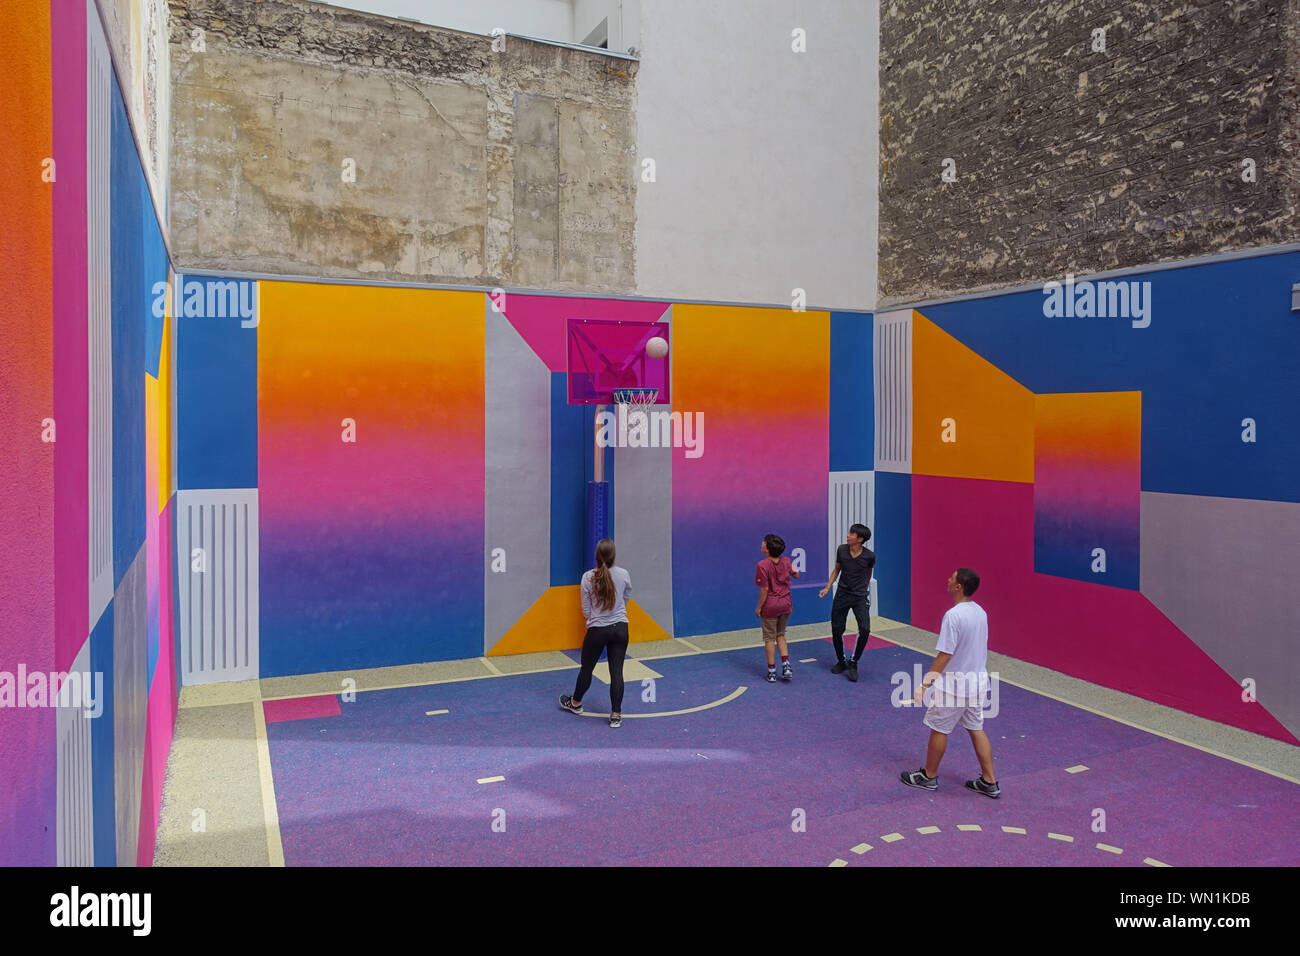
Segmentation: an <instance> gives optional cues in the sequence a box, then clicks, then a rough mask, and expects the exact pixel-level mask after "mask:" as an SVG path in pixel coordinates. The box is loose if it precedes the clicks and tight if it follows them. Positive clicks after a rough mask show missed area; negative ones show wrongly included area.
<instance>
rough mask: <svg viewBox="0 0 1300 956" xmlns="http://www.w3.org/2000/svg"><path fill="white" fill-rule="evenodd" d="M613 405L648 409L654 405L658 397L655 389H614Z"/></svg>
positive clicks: (657, 390)
mask: <svg viewBox="0 0 1300 956" xmlns="http://www.w3.org/2000/svg"><path fill="white" fill-rule="evenodd" d="M613 394H614V404H616V405H631V406H634V407H641V408H644V407H648V406H650V405H653V404H654V403H655V399H657V398H658V397H659V389H657V388H616V389H614V393H613Z"/></svg>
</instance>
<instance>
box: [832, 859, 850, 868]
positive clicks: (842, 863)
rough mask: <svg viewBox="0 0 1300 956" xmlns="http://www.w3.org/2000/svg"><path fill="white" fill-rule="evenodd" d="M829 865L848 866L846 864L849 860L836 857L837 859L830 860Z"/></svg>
mask: <svg viewBox="0 0 1300 956" xmlns="http://www.w3.org/2000/svg"><path fill="white" fill-rule="evenodd" d="M830 865H831V866H848V865H849V861H848V860H841V859H838V858H837V859H834V860H831V863H830Z"/></svg>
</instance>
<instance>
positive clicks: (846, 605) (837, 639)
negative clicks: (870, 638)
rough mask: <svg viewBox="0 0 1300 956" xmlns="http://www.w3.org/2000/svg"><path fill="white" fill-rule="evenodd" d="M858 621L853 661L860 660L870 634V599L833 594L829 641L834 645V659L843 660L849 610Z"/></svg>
mask: <svg viewBox="0 0 1300 956" xmlns="http://www.w3.org/2000/svg"><path fill="white" fill-rule="evenodd" d="M850 608H851V609H852V610H853V616H854V617H855V618H857V619H858V643H857V645H856V646H855V647H854V648H853V659H854V660H855V661H860V660H862V652H863V651H865V650H866V649H867V635H868V634H870V633H871V599H870V598H869V597H853V596H852V595H849V594H844V595H841V594H840V593H839V592H836V594H835V603H834V604H832V605H831V640H832V641H833V642H834V644H835V657H836V659H837V660H841V661H842V660H844V626H845V625H846V624H848V622H849V610H850Z"/></svg>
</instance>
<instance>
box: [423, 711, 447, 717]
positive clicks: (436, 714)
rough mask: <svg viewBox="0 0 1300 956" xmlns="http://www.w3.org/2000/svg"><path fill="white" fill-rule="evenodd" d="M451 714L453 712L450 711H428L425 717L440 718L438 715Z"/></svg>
mask: <svg viewBox="0 0 1300 956" xmlns="http://www.w3.org/2000/svg"><path fill="white" fill-rule="evenodd" d="M450 713H451V711H449V710H426V711H425V712H424V716H426V717H436V716H438V714H450Z"/></svg>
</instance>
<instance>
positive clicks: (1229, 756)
mask: <svg viewBox="0 0 1300 956" xmlns="http://www.w3.org/2000/svg"><path fill="white" fill-rule="evenodd" d="M899 646H900V647H903V648H904V649H905V650H909V651H913V652H914V653H923V652H921V651H915V649H914V648H911V647H907V646H906V645H899ZM1066 676H1067V677H1068V676H1069V675H1068V674H1067V675H1066ZM998 680H1000V681H1001V682H1002V683H1004V684H1010V685H1011V686H1012V687H1019V688H1020V689H1021V690H1027V691H1029V692H1030V693H1031V694H1037V695H1038V696H1039V697H1046V698H1047V699H1048V700H1054V701H1056V702H1057V703H1060V704H1065V705H1067V706H1069V707H1076V708H1078V709H1079V710H1083V711H1087V712H1088V713H1090V714H1096V715H1097V716H1098V717H1105V718H1106V719H1107V720H1113V721H1115V723H1117V724H1123V725H1124V726H1126V727H1133V728H1135V729H1137V730H1141V731H1142V732H1144V733H1148V734H1152V735H1153V736H1156V737H1163V738H1164V739H1165V740H1172V741H1173V742H1174V743H1176V744H1182V745H1183V746H1184V747H1191V748H1192V749H1193V750H1199V751H1201V752H1202V753H1207V754H1209V755H1210V756H1212V757H1221V758H1222V759H1224V760H1231V761H1232V762H1233V763H1235V764H1240V765H1241V766H1243V767H1249V768H1250V769H1251V770H1258V771H1259V772H1260V773H1266V774H1268V775H1269V776H1270V777H1277V778H1279V779H1280V780H1286V781H1288V782H1290V783H1300V778H1297V777H1292V776H1291V775H1289V774H1285V773H1283V772H1282V771H1280V770H1273V769H1272V768H1270V767H1262V766H1260V765H1259V764H1257V763H1251V762H1250V761H1249V760H1243V759H1242V758H1241V757H1234V756H1232V754H1225V753H1223V752H1222V751H1219V750H1213V749H1211V748H1209V747H1203V746H1201V745H1200V744H1198V743H1193V742H1192V741H1190V740H1184V739H1183V738H1182V737H1175V736H1174V735H1173V734H1167V733H1165V732H1164V731H1163V730H1155V729H1154V728H1151V727H1147V726H1145V725H1144V724H1136V723H1134V722H1133V721H1131V720H1125V719H1124V718H1123V717H1116V716H1115V715H1114V714H1108V713H1106V712H1105V711H1104V710H1097V709H1096V708H1095V707H1089V706H1087V705H1086V704H1080V703H1079V702H1078V701H1075V700H1067V699H1065V698H1064V697H1057V696H1056V695H1055V694H1049V693H1047V691H1044V690H1038V689H1037V688H1034V687H1030V686H1029V685H1028V684H1021V683H1017V682H1016V681H1013V680H1010V679H1008V678H1006V677H1002V676H1000V675H999V677H998Z"/></svg>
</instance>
